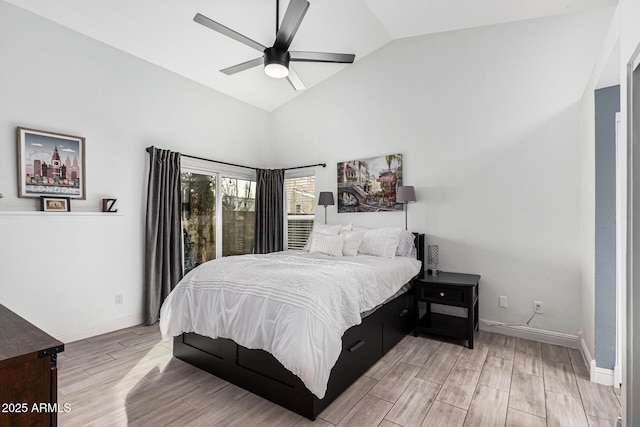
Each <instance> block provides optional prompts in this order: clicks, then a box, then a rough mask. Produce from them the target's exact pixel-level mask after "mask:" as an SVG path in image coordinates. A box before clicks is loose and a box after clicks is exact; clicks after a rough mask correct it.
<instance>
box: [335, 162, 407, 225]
mask: <svg viewBox="0 0 640 427" xmlns="http://www.w3.org/2000/svg"><path fill="white" fill-rule="evenodd" d="M337 172H338V182H337V187H338V213H352V212H392V211H401V210H402V209H403V207H404V204H403V203H401V202H398V201H396V192H397V189H398V187H400V186H402V154H400V153H398V154H387V155H385V156H378V157H369V158H366V159H357V160H348V161H344V162H338V164H337Z"/></svg>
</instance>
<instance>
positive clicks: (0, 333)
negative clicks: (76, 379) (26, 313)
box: [0, 305, 64, 427]
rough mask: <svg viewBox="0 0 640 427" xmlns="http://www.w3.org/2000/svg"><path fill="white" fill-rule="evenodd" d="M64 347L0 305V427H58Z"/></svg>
mask: <svg viewBox="0 0 640 427" xmlns="http://www.w3.org/2000/svg"><path fill="white" fill-rule="evenodd" d="M61 351H64V344H63V343H62V342H60V341H58V340H56V339H55V338H53V337H52V336H50V335H48V334H47V333H45V332H44V331H42V330H40V329H38V328H37V327H35V326H34V325H32V324H31V323H29V322H27V321H26V320H24V319H23V318H22V317H20V316H18V315H17V314H15V313H14V312H12V311H11V310H9V309H8V308H6V307H5V306H3V305H0V426H3V427H9V426H56V425H57V420H58V411H59V410H61V409H63V408H59V407H58V403H57V400H58V399H57V398H58V381H57V379H58V372H57V367H56V361H57V354H58V353H59V352H61Z"/></svg>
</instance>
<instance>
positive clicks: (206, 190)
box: [181, 172, 216, 274]
mask: <svg viewBox="0 0 640 427" xmlns="http://www.w3.org/2000/svg"><path fill="white" fill-rule="evenodd" d="M181 178H182V233H183V236H182V238H183V247H184V254H183V257H184V258H183V259H184V260H183V263H184V272H185V274H186V273H187V272H189V271H190V270H192V269H193V268H195V267H197V266H198V265H200V264H202V263H203V262H206V261H209V260H210V259H214V258H215V257H216V233H215V224H216V221H215V218H216V177H215V175H205V174H199V173H192V172H182V174H181Z"/></svg>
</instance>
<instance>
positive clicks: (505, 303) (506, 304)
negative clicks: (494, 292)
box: [498, 295, 509, 308]
mask: <svg viewBox="0 0 640 427" xmlns="http://www.w3.org/2000/svg"><path fill="white" fill-rule="evenodd" d="M498 305H499V306H500V307H502V308H507V307H509V300H508V299H507V297H505V296H504V295H503V296H501V297H500V302H499V303H498Z"/></svg>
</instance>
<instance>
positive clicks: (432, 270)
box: [427, 268, 440, 276]
mask: <svg viewBox="0 0 640 427" xmlns="http://www.w3.org/2000/svg"><path fill="white" fill-rule="evenodd" d="M438 273H440V270H438V269H437V268H427V274H428V275H429V276H437V275H438Z"/></svg>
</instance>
